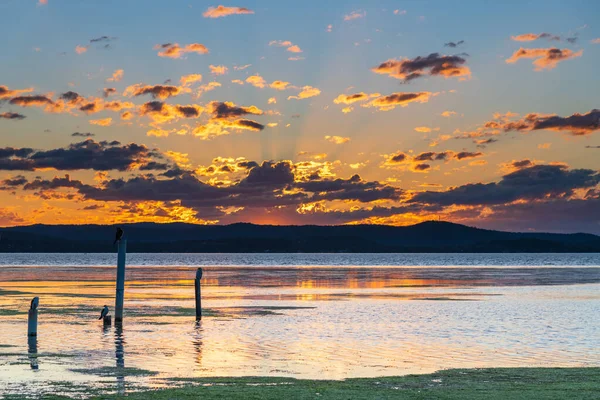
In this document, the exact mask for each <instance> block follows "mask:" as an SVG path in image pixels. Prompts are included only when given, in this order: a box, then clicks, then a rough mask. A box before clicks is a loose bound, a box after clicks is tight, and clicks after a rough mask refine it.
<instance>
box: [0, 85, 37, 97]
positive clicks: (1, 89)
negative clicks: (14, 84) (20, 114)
mask: <svg viewBox="0 0 600 400" xmlns="http://www.w3.org/2000/svg"><path fill="white" fill-rule="evenodd" d="M31 92H33V88H27V89H9V88H8V86H3V85H0V99H7V98H9V97H14V96H17V95H19V94H22V93H31Z"/></svg>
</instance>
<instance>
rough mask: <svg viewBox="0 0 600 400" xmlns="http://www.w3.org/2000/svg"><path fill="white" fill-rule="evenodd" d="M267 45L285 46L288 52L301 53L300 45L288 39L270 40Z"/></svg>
mask: <svg viewBox="0 0 600 400" xmlns="http://www.w3.org/2000/svg"><path fill="white" fill-rule="evenodd" d="M269 46H277V47H285V48H286V50H287V51H289V52H290V53H302V49H301V48H300V46H298V45H295V44H293V43H292V42H290V41H289V40H271V41H270V42H269Z"/></svg>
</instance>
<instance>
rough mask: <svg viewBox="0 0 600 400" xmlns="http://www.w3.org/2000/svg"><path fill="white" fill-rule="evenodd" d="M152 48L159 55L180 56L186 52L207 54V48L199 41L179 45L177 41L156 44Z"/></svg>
mask: <svg viewBox="0 0 600 400" xmlns="http://www.w3.org/2000/svg"><path fill="white" fill-rule="evenodd" d="M154 50H160V51H159V52H158V56H159V57H168V58H181V57H182V56H183V55H185V54H187V53H197V54H208V52H209V51H208V48H206V46H204V45H203V44H200V43H190V44H186V45H185V46H183V47H181V46H180V45H179V43H165V44H157V45H156V46H154Z"/></svg>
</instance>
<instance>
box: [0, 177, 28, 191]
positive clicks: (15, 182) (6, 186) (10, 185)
mask: <svg viewBox="0 0 600 400" xmlns="http://www.w3.org/2000/svg"><path fill="white" fill-rule="evenodd" d="M27 182H28V181H27V178H25V177H24V176H23V175H17V176H15V177H14V178H8V179H4V180H3V181H2V182H0V185H2V186H0V190H15V189H16V188H17V187H19V186H23V185H25V184H26V183H27Z"/></svg>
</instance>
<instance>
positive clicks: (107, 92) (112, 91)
mask: <svg viewBox="0 0 600 400" xmlns="http://www.w3.org/2000/svg"><path fill="white" fill-rule="evenodd" d="M115 93H117V89H115V88H104V90H102V96H104V98H107V97H108V96H110V95H111V94H115Z"/></svg>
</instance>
